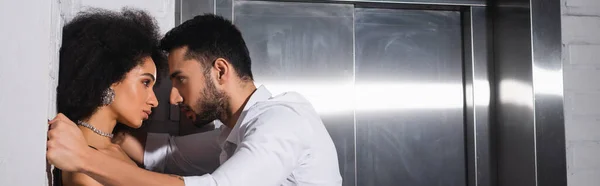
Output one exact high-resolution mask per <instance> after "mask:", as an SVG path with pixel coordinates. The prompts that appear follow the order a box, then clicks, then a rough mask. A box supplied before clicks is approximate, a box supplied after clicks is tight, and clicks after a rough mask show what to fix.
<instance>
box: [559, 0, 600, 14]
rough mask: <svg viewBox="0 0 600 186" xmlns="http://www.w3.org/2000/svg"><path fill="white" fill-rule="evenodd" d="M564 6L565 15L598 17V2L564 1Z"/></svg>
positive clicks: (582, 0) (589, 0) (599, 4)
mask: <svg viewBox="0 0 600 186" xmlns="http://www.w3.org/2000/svg"><path fill="white" fill-rule="evenodd" d="M564 5H565V6H564V8H565V11H564V12H563V13H564V14H567V15H600V1H598V0H566V1H565V4H564Z"/></svg>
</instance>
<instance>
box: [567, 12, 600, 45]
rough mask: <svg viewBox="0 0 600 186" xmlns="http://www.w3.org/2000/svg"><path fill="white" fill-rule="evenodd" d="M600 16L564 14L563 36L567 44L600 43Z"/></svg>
mask: <svg viewBox="0 0 600 186" xmlns="http://www.w3.org/2000/svg"><path fill="white" fill-rule="evenodd" d="M599 33H600V17H591V16H562V37H563V43H565V44H573V43H575V44H583V43H591V44H600V34H599Z"/></svg>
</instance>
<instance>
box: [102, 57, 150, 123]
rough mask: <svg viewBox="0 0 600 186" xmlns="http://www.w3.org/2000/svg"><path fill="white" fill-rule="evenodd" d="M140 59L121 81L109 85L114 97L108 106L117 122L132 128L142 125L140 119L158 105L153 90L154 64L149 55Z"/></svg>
mask: <svg viewBox="0 0 600 186" xmlns="http://www.w3.org/2000/svg"><path fill="white" fill-rule="evenodd" d="M142 60H143V63H142V64H141V65H138V66H137V67H135V68H133V69H132V70H131V71H129V72H127V74H126V75H125V79H123V81H121V82H119V83H115V84H113V86H111V87H112V88H113V90H114V91H115V99H114V101H113V102H112V103H111V104H110V105H109V107H110V108H111V109H112V110H113V112H114V113H116V115H117V121H118V122H120V123H122V124H125V125H127V126H129V127H132V128H139V127H140V126H142V121H143V120H146V119H148V117H149V116H150V114H151V113H152V110H151V109H152V108H154V107H156V106H158V100H157V99H156V95H155V94H154V90H153V87H154V83H155V82H156V65H154V61H153V60H152V58H150V57H146V58H143V59H142Z"/></svg>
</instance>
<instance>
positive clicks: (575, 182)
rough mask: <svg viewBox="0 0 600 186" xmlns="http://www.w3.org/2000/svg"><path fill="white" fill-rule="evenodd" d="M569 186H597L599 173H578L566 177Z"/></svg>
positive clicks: (597, 171) (599, 179) (592, 171)
mask: <svg viewBox="0 0 600 186" xmlns="http://www.w3.org/2000/svg"><path fill="white" fill-rule="evenodd" d="M567 180H568V185H569V186H598V185H599V183H600V171H599V170H589V171H580V172H575V173H572V174H568V176H567Z"/></svg>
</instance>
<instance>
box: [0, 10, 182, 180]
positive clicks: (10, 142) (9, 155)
mask: <svg viewBox="0 0 600 186" xmlns="http://www.w3.org/2000/svg"><path fill="white" fill-rule="evenodd" d="M174 2H175V1H174V0H153V1H149V0H37V1H36V0H19V1H0V25H2V27H0V185H15V186H16V185H27V186H30V185H31V186H37V185H47V184H48V180H47V172H46V156H45V152H46V151H45V149H46V131H47V119H51V118H53V117H54V116H55V115H56V103H55V102H56V86H57V83H58V49H59V47H60V41H61V30H62V26H63V25H64V23H65V22H66V21H68V20H70V19H71V18H72V17H73V16H75V15H76V13H77V12H79V11H80V10H84V9H85V8H87V7H99V8H107V9H113V10H120V9H121V8H122V7H124V6H131V7H135V8H141V9H145V10H146V11H148V12H150V13H151V14H152V16H154V17H155V18H156V19H157V22H158V25H159V26H160V29H161V32H162V33H163V34H164V33H166V32H167V31H168V30H169V29H171V28H173V26H174V25H175V21H174V19H175V17H174V15H175V12H174V6H175V3H174ZM169 86H170V85H169ZM169 90H170V89H169ZM166 97H167V99H168V94H167V95H166ZM166 114H168V113H166ZM164 118H168V116H164Z"/></svg>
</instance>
